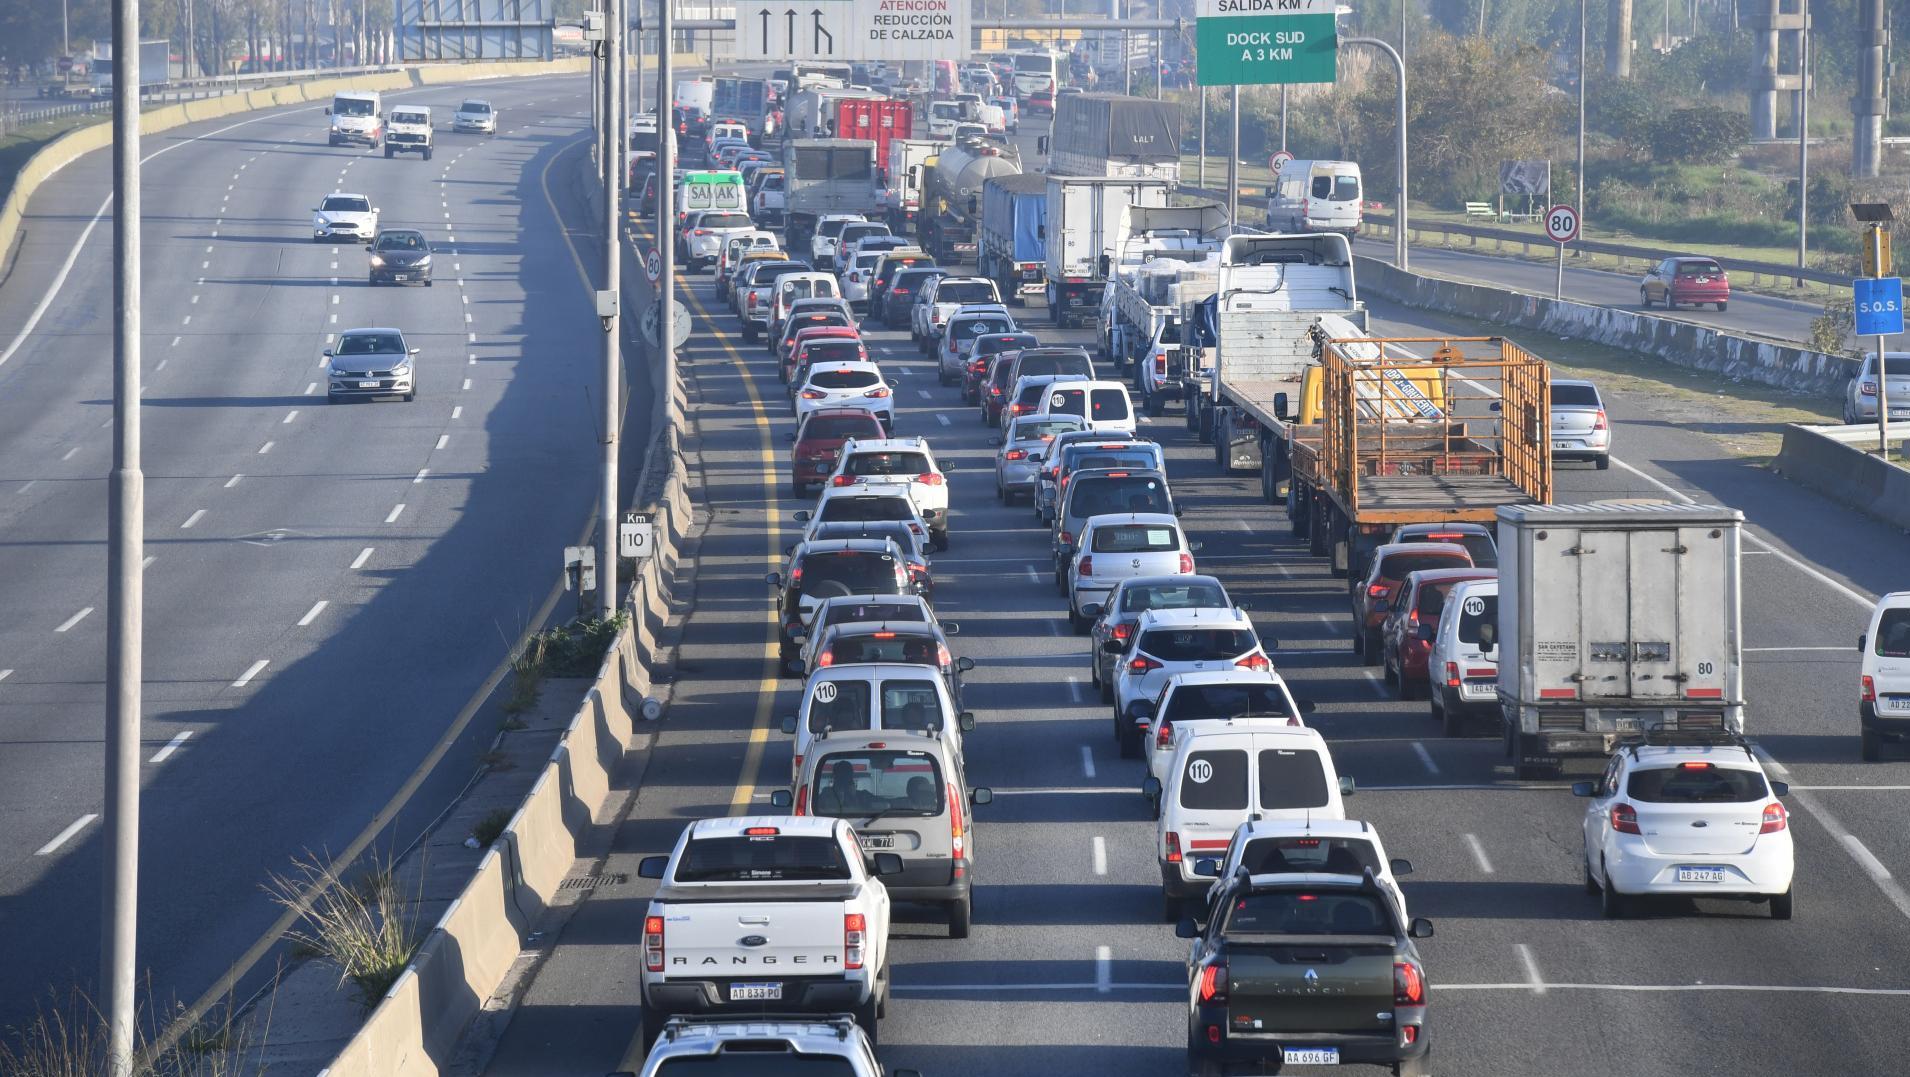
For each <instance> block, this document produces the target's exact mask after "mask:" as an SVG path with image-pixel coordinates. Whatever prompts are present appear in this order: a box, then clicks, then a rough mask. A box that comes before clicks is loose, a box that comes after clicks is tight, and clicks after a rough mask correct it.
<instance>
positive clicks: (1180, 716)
mask: <svg viewBox="0 0 1910 1077" xmlns="http://www.w3.org/2000/svg"><path fill="white" fill-rule="evenodd" d="M1236 653H1238V652H1236ZM1229 657H1231V656H1229ZM1242 714H1266V715H1278V716H1280V717H1282V718H1291V717H1293V712H1292V710H1291V709H1290V708H1289V707H1288V706H1287V694H1286V693H1285V692H1283V691H1281V690H1280V686H1279V685H1277V684H1183V685H1179V686H1177V687H1176V688H1175V689H1174V693H1173V694H1172V695H1170V696H1168V697H1167V711H1166V713H1165V714H1163V715H1162V716H1161V717H1162V719H1163V720H1164V721H1167V722H1169V723H1172V722H1194V721H1199V720H1201V719H1203V718H1233V717H1236V716H1238V715H1242ZM1355 874H1357V873H1355Z"/></svg>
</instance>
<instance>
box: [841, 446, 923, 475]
mask: <svg viewBox="0 0 1910 1077" xmlns="http://www.w3.org/2000/svg"><path fill="white" fill-rule="evenodd" d="M931 470H933V467H932V465H930V464H929V459H928V454H927V453H919V452H901V451H896V450H889V451H884V452H859V453H856V454H855V455H854V456H851V457H850V458H849V461H848V463H846V464H844V465H843V466H842V473H843V474H845V475H908V476H911V477H913V476H916V475H923V474H927V473H928V472H929V471H931Z"/></svg>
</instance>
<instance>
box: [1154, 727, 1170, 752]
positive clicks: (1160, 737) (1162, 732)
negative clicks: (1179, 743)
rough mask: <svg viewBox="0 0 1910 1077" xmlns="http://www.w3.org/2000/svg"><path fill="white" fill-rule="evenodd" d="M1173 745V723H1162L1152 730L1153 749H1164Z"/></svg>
mask: <svg viewBox="0 0 1910 1077" xmlns="http://www.w3.org/2000/svg"><path fill="white" fill-rule="evenodd" d="M1173 743H1174V723H1172V722H1162V723H1161V724H1160V727H1159V728H1157V729H1156V730H1154V747H1156V748H1165V747H1168V746H1169V745H1171V744H1173Z"/></svg>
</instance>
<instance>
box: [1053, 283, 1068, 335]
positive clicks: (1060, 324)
mask: <svg viewBox="0 0 1910 1077" xmlns="http://www.w3.org/2000/svg"><path fill="white" fill-rule="evenodd" d="M1048 308H1049V309H1048V312H1049V314H1050V315H1051V316H1052V317H1053V318H1054V324H1055V328H1057V329H1066V328H1067V327H1068V293H1066V292H1063V291H1060V290H1056V292H1055V293H1054V294H1053V295H1052V296H1050V297H1048Z"/></svg>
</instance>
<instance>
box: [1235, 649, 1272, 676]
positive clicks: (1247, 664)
mask: <svg viewBox="0 0 1910 1077" xmlns="http://www.w3.org/2000/svg"><path fill="white" fill-rule="evenodd" d="M1234 665H1235V666H1236V667H1237V668H1239V669H1252V670H1258V671H1260V672H1261V673H1271V672H1273V661H1272V660H1271V659H1269V658H1268V657H1267V656H1266V655H1264V654H1257V653H1256V654H1250V655H1248V656H1247V657H1245V658H1242V659H1241V660H1240V661H1238V662H1235V663H1234Z"/></svg>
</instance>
